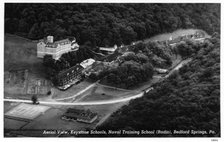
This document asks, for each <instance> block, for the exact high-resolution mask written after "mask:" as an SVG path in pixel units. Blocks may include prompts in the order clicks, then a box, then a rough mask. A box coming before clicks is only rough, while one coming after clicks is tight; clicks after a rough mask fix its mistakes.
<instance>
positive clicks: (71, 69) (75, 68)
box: [57, 65, 83, 78]
mask: <svg viewBox="0 0 224 142" xmlns="http://www.w3.org/2000/svg"><path fill="white" fill-rule="evenodd" d="M81 69H83V67H82V66H80V65H75V66H73V67H71V68H69V69H67V70H64V71H62V72H60V73H59V74H58V75H57V77H58V78H61V77H65V76H67V74H68V73H72V71H74V72H77V71H78V70H81Z"/></svg>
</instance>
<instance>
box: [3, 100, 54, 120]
mask: <svg viewBox="0 0 224 142" xmlns="http://www.w3.org/2000/svg"><path fill="white" fill-rule="evenodd" d="M49 108H50V107H48V106H41V105H33V104H24V103H21V104H19V105H17V106H16V107H14V108H12V109H11V110H9V111H8V112H6V113H5V116H7V117H10V118H11V117H13V118H19V119H26V120H27V119H28V120H33V119H35V118H36V117H37V116H39V115H40V114H42V113H44V112H45V111H47V110H48V109H49Z"/></svg>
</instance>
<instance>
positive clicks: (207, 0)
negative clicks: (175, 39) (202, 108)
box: [0, 0, 224, 142]
mask: <svg viewBox="0 0 224 142" xmlns="http://www.w3.org/2000/svg"><path fill="white" fill-rule="evenodd" d="M5 2H6V3H9V2H12V3H18V2H20V3H21V2H25V3H34V2H35V3H42V2H45V3H46V2H48V3H99V2H100V3H222V2H221V0H203V1H201V0H194V1H192V0H172V1H164V0H150V1H147V0H122V1H121V0H107V1H105V0H63V1H61V0H20V1H18V0H17V1H16V0H14V1H11V0H4V1H1V3H0V8H1V13H0V14H1V27H0V32H1V34H0V37H1V48H0V50H1V51H0V53H1V56H0V57H1V60H0V64H1V70H0V73H1V83H0V87H1V88H2V89H1V91H2V92H1V101H0V102H1V106H2V107H1V109H0V112H1V114H2V120H1V121H0V125H1V128H0V133H1V141H15V142H18V141H28V142H30V141H32V142H33V141H38V142H39V141H47V142H49V141H55V140H60V141H61V140H63V141H73V142H74V141H80V142H83V141H85V142H88V141H98V142H101V141H102V142H105V141H110V142H114V141H121V140H122V141H123V140H124V141H128V142H133V141H142V142H148V141H153V142H159V141H166V142H173V141H178V142H179V141H181V142H188V141H192V142H199V141H206V142H212V139H216V140H218V142H221V141H224V139H223V137H224V135H223V129H221V138H208V137H206V138H4V135H3V127H4V125H3V123H4V122H3V121H4V120H3V116H4V115H3V112H4V111H3V108H4V106H3V89H4V88H3V84H4V81H3V79H4V70H3V69H4V3H5ZM222 16H223V3H222V4H221V46H220V48H221V53H220V55H221V65H220V67H221V74H220V77H221V90H220V104H221V118H222V119H221V128H223V102H224V100H223V96H222V95H223V83H224V82H223V67H224V65H223V64H224V63H223V50H224V49H222V45H223V38H224V37H223V34H222V32H223V24H222V23H223V17H222Z"/></svg>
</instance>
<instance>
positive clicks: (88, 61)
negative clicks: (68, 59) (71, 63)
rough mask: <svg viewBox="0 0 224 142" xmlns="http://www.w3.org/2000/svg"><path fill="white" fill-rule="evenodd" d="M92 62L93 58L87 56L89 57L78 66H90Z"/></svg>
mask: <svg viewBox="0 0 224 142" xmlns="http://www.w3.org/2000/svg"><path fill="white" fill-rule="evenodd" d="M94 62H95V60H94V59H92V58H89V59H87V60H84V61H82V62H81V63H80V66H82V67H83V68H84V69H85V68H87V67H89V66H91V65H92V64H93V63H94Z"/></svg>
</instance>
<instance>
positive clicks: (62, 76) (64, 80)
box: [56, 58, 95, 90]
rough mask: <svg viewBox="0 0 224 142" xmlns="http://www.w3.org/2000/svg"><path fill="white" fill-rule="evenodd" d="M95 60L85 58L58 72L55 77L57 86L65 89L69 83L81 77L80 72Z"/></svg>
mask: <svg viewBox="0 0 224 142" xmlns="http://www.w3.org/2000/svg"><path fill="white" fill-rule="evenodd" d="M94 62H95V60H94V59H91V58H90V59H87V60H84V61H83V62H81V63H80V64H77V65H75V66H73V67H71V68H69V69H67V70H64V71H62V72H60V73H59V74H58V75H57V77H56V79H57V82H58V88H59V89H62V90H65V89H67V88H69V87H70V86H71V85H73V84H75V83H77V82H78V81H80V80H81V79H82V73H83V72H84V70H85V69H87V68H89V67H90V66H91V65H92V64H93V63H94Z"/></svg>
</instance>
